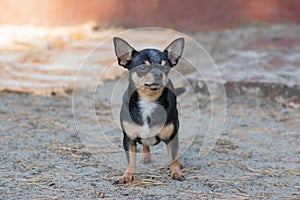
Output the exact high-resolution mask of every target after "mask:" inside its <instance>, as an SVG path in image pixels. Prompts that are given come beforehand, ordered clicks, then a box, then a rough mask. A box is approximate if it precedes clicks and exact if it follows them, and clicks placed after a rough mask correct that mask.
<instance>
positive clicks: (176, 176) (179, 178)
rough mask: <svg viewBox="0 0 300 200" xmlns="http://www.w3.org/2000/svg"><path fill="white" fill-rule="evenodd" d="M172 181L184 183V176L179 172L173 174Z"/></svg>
mask: <svg viewBox="0 0 300 200" xmlns="http://www.w3.org/2000/svg"><path fill="white" fill-rule="evenodd" d="M171 177H172V179H174V180H177V181H184V180H185V178H184V176H183V175H182V174H181V172H173V173H172V174H171Z"/></svg>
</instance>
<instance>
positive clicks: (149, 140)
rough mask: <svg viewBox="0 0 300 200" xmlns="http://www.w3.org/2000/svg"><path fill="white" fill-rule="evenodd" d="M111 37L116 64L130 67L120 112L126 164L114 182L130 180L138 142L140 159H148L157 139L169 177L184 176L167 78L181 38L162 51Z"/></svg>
mask: <svg viewBox="0 0 300 200" xmlns="http://www.w3.org/2000/svg"><path fill="white" fill-rule="evenodd" d="M113 41H114V46H115V53H116V56H117V58H118V63H119V65H120V66H123V67H124V68H126V69H128V70H129V85H128V89H127V90H126V92H125V94H124V96H123V105H122V108H121V113H120V120H121V127H122V130H123V134H124V138H123V147H124V149H125V152H126V158H127V161H128V165H127V169H126V172H125V173H124V175H123V176H122V177H121V178H120V179H119V180H117V181H115V184H119V183H120V184H121V183H129V182H131V181H132V180H133V173H134V170H135V165H136V152H137V143H140V144H142V145H143V157H142V161H143V162H144V163H147V162H150V160H151V157H150V146H153V145H156V144H158V143H159V142H160V141H163V142H164V143H165V144H166V145H167V150H168V157H169V161H170V170H171V176H172V178H173V179H176V180H179V181H182V180H184V177H183V176H182V174H181V167H180V163H179V161H178V134H177V132H178V129H179V120H178V111H177V107H176V106H177V102H176V95H175V94H176V91H175V89H174V86H173V84H172V82H171V80H169V79H168V74H169V71H170V69H171V68H172V67H174V66H175V65H176V64H177V63H178V60H179V58H180V57H181V55H182V52H183V48H184V39H183V38H178V39H176V40H174V41H173V42H171V44H170V45H169V46H167V48H166V49H165V50H164V51H163V52H161V51H159V50H156V49H144V50H141V51H137V50H135V49H134V48H133V47H132V46H131V45H129V44H128V43H127V42H126V41H125V40H123V39H121V38H118V37H115V38H114V39H113ZM178 92H180V91H178Z"/></svg>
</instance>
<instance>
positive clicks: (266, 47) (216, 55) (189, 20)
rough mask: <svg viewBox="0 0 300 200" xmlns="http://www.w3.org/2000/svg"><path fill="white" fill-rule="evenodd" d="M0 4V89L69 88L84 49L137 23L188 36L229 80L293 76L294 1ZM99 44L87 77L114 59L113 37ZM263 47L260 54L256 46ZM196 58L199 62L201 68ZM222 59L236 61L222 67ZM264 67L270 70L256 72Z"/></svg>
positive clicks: (116, 72)
mask: <svg viewBox="0 0 300 200" xmlns="http://www.w3.org/2000/svg"><path fill="white" fill-rule="evenodd" d="M0 5H1V8H0V50H1V55H0V69H1V70H0V77H1V79H0V91H3V90H8V91H21V92H28V93H34V94H42V95H51V94H64V93H66V92H70V91H71V90H72V84H73V82H74V80H75V75H76V74H77V72H78V70H79V69H80V64H81V63H82V62H83V61H86V59H85V58H86V55H87V54H88V53H89V51H90V50H92V49H93V48H94V47H95V46H96V45H97V44H99V43H100V42H101V41H104V40H106V39H109V38H110V37H111V36H113V35H114V34H117V33H120V32H122V31H125V30H126V29H130V28H138V27H163V28H169V29H174V30H177V31H180V32H182V33H185V34H187V35H189V36H191V37H192V38H193V39H195V40H196V41H197V42H199V43H200V44H201V45H203V47H204V48H205V49H206V50H207V51H208V53H209V55H210V56H212V58H213V59H214V60H215V61H216V62H217V64H218V65H219V67H220V70H221V72H222V73H223V76H224V78H225V80H228V81H231V82H236V80H238V81H240V80H242V81H244V82H245V81H246V82H247V81H248V82H249V80H251V81H252V82H253V81H256V82H257V81H259V80H262V81H264V82H265V81H271V82H272V83H273V82H274V81H277V82H278V81H280V82H281V83H286V82H291V81H292V83H294V82H297V81H298V79H297V77H296V78H295V76H298V75H299V74H300V72H299V70H298V67H299V62H300V61H299V57H298V56H297V55H296V54H297V53H295V51H297V49H298V47H299V41H298V37H299V35H300V34H299V33H300V31H299V25H298V23H299V22H300V12H299V10H300V2H299V1H298V0H262V1H261V0H226V1H223V0H214V1H206V0H198V1H194V0H186V1H180V0H142V1H141V0H131V1H127V0H89V1H85V0H51V1H40V0H27V1H26V2H24V1H22V0H0ZM141 35H144V36H143V37H141ZM160 37H161V38H169V37H170V36H168V33H166V32H163V31H157V32H156V33H151V34H147V33H145V32H143V33H137V35H136V36H134V37H132V40H131V41H130V42H131V43H133V44H137V45H138V44H140V43H144V42H146V40H148V41H149V42H150V43H151V44H153V46H160V45H161V44H164V45H166V44H167V43H168V42H169V41H168V40H165V41H164V40H163V39H162V40H157V39H155V38H160ZM140 38H143V39H140ZM270 47H272V49H270ZM97 50H98V51H99V54H98V55H99V56H95V57H92V58H89V59H88V60H87V64H88V65H89V66H90V67H91V69H90V70H87V71H86V73H87V74H86V77H87V79H89V77H92V76H94V75H95V74H94V73H93V72H94V69H99V68H102V69H103V70H104V69H105V67H106V66H107V65H109V64H111V63H112V62H113V61H114V59H115V58H114V55H113V54H112V46H111V44H110V45H109V46H105V47H103V48H102V49H101V48H100V49H97ZM234 50H237V51H235V52H234ZM187 51H188V50H187ZM241 51H244V53H243V54H238V52H241ZM249 51H251V52H252V54H251V53H249ZM266 51H268V52H269V53H267V54H268V56H267V57H264V55H262V53H261V52H266ZM288 51H290V52H288ZM105 52H106V53H105ZM247 52H248V53H247ZM253 52H254V53H253ZM259 52H260V53H259ZM194 53H195V52H194ZM291 54H293V56H292V55H291ZM294 54H295V55H294ZM284 55H290V57H289V58H284V57H285V56H284ZM195 57H197V53H195ZM202 60H203V62H202V61H201V62H200V63H199V65H202V66H204V67H205V65H206V64H207V62H205V59H204V58H203V59H202ZM224 60H226V61H227V62H228V61H231V60H232V61H233V62H234V63H241V64H240V66H235V67H232V65H230V67H228V66H227V67H223V66H224V64H225V63H224ZM241 60H242V62H240V61H241ZM254 60H258V61H257V62H256V63H253V61H254ZM227 65H228V64H227ZM250 66H251V68H250ZM254 66H255V67H254ZM286 67H289V68H286ZM290 68H292V70H291V69H290ZM250 69H252V70H253V71H249V70H250ZM247 70H248V71H247ZM258 71H259V72H260V74H257V72H258ZM290 71H293V73H290ZM233 72H235V73H233ZM238 72H239V73H238ZM264 72H267V73H268V74H269V75H263V76H262V75H261V74H262V73H264ZM122 73H123V70H122V69H121V68H118V67H113V68H109V70H108V72H105V74H106V75H105V78H104V80H111V79H115V78H117V77H119V76H120V75H121V74H122ZM233 74H235V77H232V76H233ZM254 74H256V75H254ZM287 79H288V80H287ZM238 83H239V84H240V82H238ZM228 91H234V90H233V89H232V88H230V89H228Z"/></svg>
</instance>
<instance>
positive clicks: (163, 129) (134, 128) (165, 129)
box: [122, 121, 174, 140]
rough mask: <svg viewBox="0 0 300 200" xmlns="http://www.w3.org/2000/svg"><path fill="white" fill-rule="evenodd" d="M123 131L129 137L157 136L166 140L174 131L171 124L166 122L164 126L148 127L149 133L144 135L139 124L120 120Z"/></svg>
mask: <svg viewBox="0 0 300 200" xmlns="http://www.w3.org/2000/svg"><path fill="white" fill-rule="evenodd" d="M122 125H123V128H124V131H125V132H126V134H127V136H128V137H130V138H131V139H136V138H137V137H140V138H142V139H146V138H147V137H153V136H157V137H159V138H160V139H161V140H168V139H169V138H170V136H171V135H172V133H173V131H174V126H173V124H168V125H166V126H153V127H150V128H149V130H148V131H149V135H144V134H143V132H144V131H145V130H144V127H143V126H139V125H137V124H133V123H129V122H126V121H124V122H122Z"/></svg>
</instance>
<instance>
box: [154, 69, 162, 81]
mask: <svg viewBox="0 0 300 200" xmlns="http://www.w3.org/2000/svg"><path fill="white" fill-rule="evenodd" d="M152 73H153V77H154V78H155V79H160V78H162V77H163V72H162V71H161V70H159V69H153V70H152Z"/></svg>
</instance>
